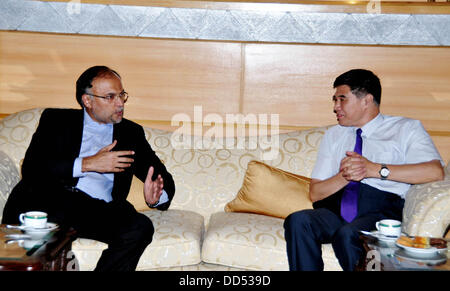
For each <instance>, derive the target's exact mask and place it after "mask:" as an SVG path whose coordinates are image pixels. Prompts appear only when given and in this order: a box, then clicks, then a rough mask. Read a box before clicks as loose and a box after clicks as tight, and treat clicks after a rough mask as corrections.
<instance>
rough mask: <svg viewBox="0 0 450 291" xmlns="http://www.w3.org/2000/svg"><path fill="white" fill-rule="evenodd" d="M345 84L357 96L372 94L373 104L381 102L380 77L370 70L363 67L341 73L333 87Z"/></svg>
mask: <svg viewBox="0 0 450 291" xmlns="http://www.w3.org/2000/svg"><path fill="white" fill-rule="evenodd" d="M341 85H347V86H349V87H350V90H351V91H352V93H353V94H355V95H356V96H357V97H358V98H362V97H364V96H366V95H367V94H372V96H373V100H374V102H375V104H377V105H378V106H379V105H380V103H381V84H380V79H379V78H378V77H377V76H376V75H375V74H374V73H373V72H371V71H369V70H364V69H353V70H350V71H348V72H345V73H343V74H342V75H340V76H339V77H337V78H336V80H335V81H334V83H333V88H336V87H338V86H341Z"/></svg>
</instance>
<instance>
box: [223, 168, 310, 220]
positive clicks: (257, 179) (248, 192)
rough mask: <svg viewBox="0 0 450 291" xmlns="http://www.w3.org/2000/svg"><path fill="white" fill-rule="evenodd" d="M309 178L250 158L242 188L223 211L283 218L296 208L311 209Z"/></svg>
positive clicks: (296, 209)
mask: <svg viewBox="0 0 450 291" xmlns="http://www.w3.org/2000/svg"><path fill="white" fill-rule="evenodd" d="M310 181H311V179H310V178H307V177H304V176H300V175H295V174H292V173H289V172H286V171H283V170H280V169H278V168H275V167H271V166H269V165H267V164H264V163H262V162H258V161H251V162H249V163H248V165H247V172H246V173H245V177H244V183H243V185H242V188H241V190H240V191H239V193H238V194H237V196H236V198H235V199H234V200H232V201H230V202H229V203H228V204H227V205H225V211H227V212H249V213H256V214H263V215H270V216H274V217H279V218H286V217H287V216H288V215H289V214H291V213H293V212H295V211H298V210H302V209H311V208H312V202H311V200H310V199H309V183H310Z"/></svg>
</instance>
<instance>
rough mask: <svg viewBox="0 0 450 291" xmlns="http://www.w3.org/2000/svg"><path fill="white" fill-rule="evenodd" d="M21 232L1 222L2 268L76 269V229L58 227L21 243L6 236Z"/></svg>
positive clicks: (0, 246) (0, 268)
mask: <svg viewBox="0 0 450 291" xmlns="http://www.w3.org/2000/svg"><path fill="white" fill-rule="evenodd" d="M8 234H10V235H11V234H22V232H21V231H20V230H18V229H10V228H6V226H5V225H3V224H2V225H0V271H69V270H76V269H77V267H78V262H77V260H76V258H75V256H74V255H73V253H72V251H71V248H72V242H73V241H74V240H75V238H76V232H75V231H74V230H73V229H57V230H55V231H51V232H49V233H48V234H46V235H45V236H44V237H42V238H41V239H38V240H34V239H33V240H23V241H22V242H19V241H16V240H13V241H10V238H8V237H7V235H8Z"/></svg>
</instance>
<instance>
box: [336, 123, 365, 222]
mask: <svg viewBox="0 0 450 291" xmlns="http://www.w3.org/2000/svg"><path fill="white" fill-rule="evenodd" d="M361 132H362V130H361V128H358V130H357V131H356V144H355V149H354V150H353V151H354V152H355V153H358V154H360V155H362V138H361ZM359 185H360V182H355V181H350V182H349V183H348V184H347V186H345V188H344V192H343V193H342V199H341V216H342V218H344V220H345V221H347V222H351V221H352V220H353V219H354V218H355V217H356V214H357V213H358V191H359Z"/></svg>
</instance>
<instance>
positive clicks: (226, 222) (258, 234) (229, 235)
mask: <svg viewBox="0 0 450 291" xmlns="http://www.w3.org/2000/svg"><path fill="white" fill-rule="evenodd" d="M283 222H284V220H283V219H281V218H276V217H270V216H265V215H259V214H253V213H236V212H218V213H214V214H213V215H212V216H211V220H210V223H209V227H208V230H207V232H206V234H205V239H204V242H203V247H202V260H203V262H206V263H210V264H219V265H225V266H230V267H233V268H244V269H251V270H264V271H276V270H279V271H282V270H289V265H288V261H287V255H286V241H285V240H284V228H283ZM322 257H323V260H324V264H325V270H342V269H341V267H340V266H339V263H338V261H337V259H336V257H335V255H334V252H333V249H332V247H331V245H330V244H325V245H322Z"/></svg>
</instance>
